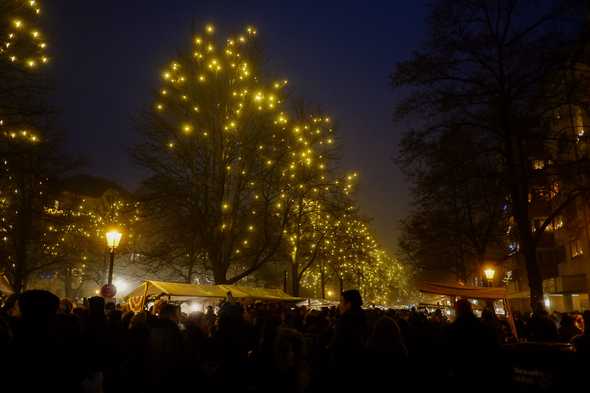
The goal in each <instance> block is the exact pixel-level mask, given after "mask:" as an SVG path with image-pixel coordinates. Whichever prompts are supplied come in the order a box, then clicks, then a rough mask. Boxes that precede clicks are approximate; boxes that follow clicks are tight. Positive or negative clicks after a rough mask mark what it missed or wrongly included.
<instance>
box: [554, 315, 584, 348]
mask: <svg viewBox="0 0 590 393" xmlns="http://www.w3.org/2000/svg"><path fill="white" fill-rule="evenodd" d="M574 322H575V321H574V318H572V317H571V316H570V315H568V314H563V315H562V317H561V326H560V327H559V330H558V333H559V340H560V341H562V342H567V343H569V342H570V341H571V340H572V339H573V338H574V337H576V336H577V335H579V334H581V333H582V331H581V330H580V329H578V328H577V327H576V325H575V323H574Z"/></svg>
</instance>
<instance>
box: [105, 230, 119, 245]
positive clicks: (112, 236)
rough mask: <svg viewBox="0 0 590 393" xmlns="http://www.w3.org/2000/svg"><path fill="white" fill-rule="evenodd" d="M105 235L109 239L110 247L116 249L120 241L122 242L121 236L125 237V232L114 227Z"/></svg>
mask: <svg viewBox="0 0 590 393" xmlns="http://www.w3.org/2000/svg"><path fill="white" fill-rule="evenodd" d="M105 236H106V239H107V246H108V247H109V248H110V249H115V248H117V247H119V243H120V242H121V237H123V234H122V233H121V232H119V231H117V230H116V229H113V230H110V231H108V232H107V233H106V234H105Z"/></svg>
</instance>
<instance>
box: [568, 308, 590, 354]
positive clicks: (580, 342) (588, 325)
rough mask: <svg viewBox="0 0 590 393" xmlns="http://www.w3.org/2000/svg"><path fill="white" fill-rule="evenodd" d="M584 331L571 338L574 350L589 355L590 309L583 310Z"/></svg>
mask: <svg viewBox="0 0 590 393" xmlns="http://www.w3.org/2000/svg"><path fill="white" fill-rule="evenodd" d="M583 317H584V333H582V334H580V335H578V336H576V337H574V338H573V340H572V342H573V343H574V347H575V348H576V352H579V353H583V354H585V355H587V356H588V355H590V310H586V311H584V314H583Z"/></svg>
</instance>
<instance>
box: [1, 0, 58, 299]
mask: <svg viewBox="0 0 590 393" xmlns="http://www.w3.org/2000/svg"><path fill="white" fill-rule="evenodd" d="M38 3H39V2H38V1H16V0H15V1H12V0H7V1H3V2H2V4H0V17H1V18H0V19H1V22H0V35H1V37H2V38H0V41H1V42H2V43H3V44H2V45H1V49H0V138H1V139H0V165H1V170H0V171H1V177H0V214H1V217H2V218H1V220H2V221H1V224H2V225H1V228H0V231H1V232H2V245H1V248H0V254H1V255H0V272H1V273H3V274H5V275H6V277H7V278H8V280H9V282H10V283H11V285H12V286H13V288H14V289H15V290H16V291H17V292H18V291H21V290H22V289H23V287H24V286H25V285H26V282H27V280H28V279H29V277H30V275H31V274H32V273H33V272H35V271H38V270H39V269H40V268H42V267H43V266H46V265H47V264H50V263H52V262H51V261H49V262H48V261H45V260H43V259H42V258H39V256H40V255H41V254H42V248H43V247H42V246H41V243H40V241H39V239H40V237H41V236H42V230H41V227H42V226H43V224H42V223H41V222H42V221H43V215H44V213H43V212H44V208H45V206H46V204H47V201H48V199H49V198H50V195H49V194H50V192H51V189H50V188H49V183H50V181H51V178H52V177H54V176H55V175H57V174H59V173H61V171H63V162H61V161H60V159H59V157H58V150H59V149H58V148H57V147H56V145H55V138H54V135H52V132H50V129H51V128H50V123H51V119H50V116H49V115H50V114H51V111H50V110H49V108H48V105H47V103H46V94H45V93H46V91H47V87H46V84H45V82H44V80H43V78H42V76H40V75H39V74H37V73H36V72H35V70H34V69H35V68H37V67H38V66H41V65H43V64H45V63H47V62H48V58H47V57H46V56H45V54H44V50H45V48H46V43H45V42H44V40H43V36H42V33H41V32H40V31H39V29H38V28H37V27H36V20H37V17H38V15H39V14H40V12H41V11H40V8H39V5H38Z"/></svg>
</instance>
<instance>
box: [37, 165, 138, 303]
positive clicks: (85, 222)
mask: <svg viewBox="0 0 590 393" xmlns="http://www.w3.org/2000/svg"><path fill="white" fill-rule="evenodd" d="M87 180H88V181H91V182H94V183H98V184H100V183H103V184H102V185H103V186H104V185H105V184H106V185H107V186H109V188H107V189H104V190H101V191H100V192H99V193H98V194H97V193H96V192H92V190H90V189H89V188H88V187H87ZM113 186H114V187H110V185H109V182H104V181H103V180H102V179H99V178H95V177H89V178H88V179H86V177H85V176H79V177H74V178H69V179H67V180H66V181H65V182H64V184H62V191H61V192H60V193H59V194H58V195H56V196H55V198H56V199H55V201H54V202H53V204H52V205H51V206H48V207H46V208H45V217H46V219H45V220H44V224H46V227H45V228H43V234H42V238H41V239H40V242H41V247H42V250H41V251H42V253H41V255H40V257H41V258H42V259H43V260H45V261H48V262H52V263H50V264H47V265H46V266H45V270H44V273H51V272H55V273H56V275H57V277H58V278H59V279H60V280H62V281H63V283H64V289H65V296H66V297H73V296H76V295H80V290H81V289H82V286H83V285H84V284H85V283H87V282H88V283H92V284H93V286H100V285H102V284H104V283H105V280H106V273H107V264H106V254H107V252H108V250H107V247H106V244H105V232H106V231H107V230H108V229H111V228H117V229H118V230H120V231H121V232H122V233H123V234H124V237H125V241H123V242H122V244H121V249H120V250H118V252H117V256H118V260H117V266H116V267H117V270H118V271H121V270H126V268H127V267H128V263H127V262H129V261H128V260H126V259H125V257H126V256H128V257H130V259H132V258H133V250H134V246H135V244H134V242H135V237H134V233H135V227H136V224H137V223H138V221H139V210H138V206H137V203H135V202H133V201H132V200H130V198H129V196H127V195H125V193H124V192H122V191H121V190H120V188H119V187H118V186H116V185H113Z"/></svg>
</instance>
